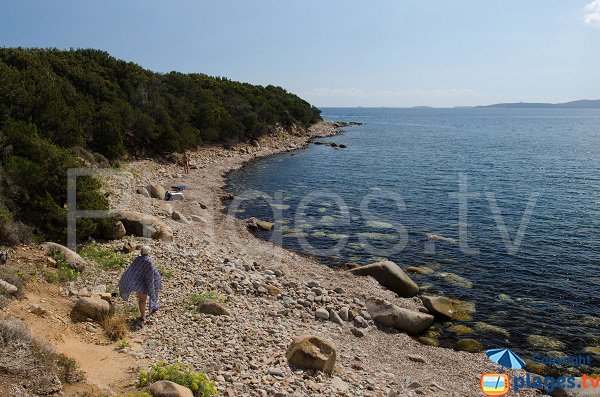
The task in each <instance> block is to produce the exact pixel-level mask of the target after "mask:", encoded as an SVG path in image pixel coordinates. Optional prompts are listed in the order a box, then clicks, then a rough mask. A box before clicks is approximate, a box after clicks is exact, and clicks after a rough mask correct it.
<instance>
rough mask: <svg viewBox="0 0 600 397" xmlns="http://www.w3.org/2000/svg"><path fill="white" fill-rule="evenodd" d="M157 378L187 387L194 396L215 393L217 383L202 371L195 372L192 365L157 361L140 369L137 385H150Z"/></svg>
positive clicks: (206, 395) (201, 396)
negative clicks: (146, 369) (168, 363)
mask: <svg viewBox="0 0 600 397" xmlns="http://www.w3.org/2000/svg"><path fill="white" fill-rule="evenodd" d="M159 380H168V381H171V382H175V383H177V384H180V385H182V386H185V387H187V388H189V389H190V390H191V391H192V393H194V396H195V397H209V396H214V395H216V394H217V389H216V387H217V385H216V383H215V382H213V381H211V380H209V379H208V376H206V374H205V373H203V372H195V371H194V368H193V367H192V366H186V365H183V364H182V363H179V362H177V363H173V364H170V365H166V364H165V363H164V362H159V363H157V364H155V365H153V366H152V367H151V368H150V371H144V370H142V371H140V377H139V379H138V382H137V386H138V387H143V386H147V385H150V384H152V383H154V382H156V381H159Z"/></svg>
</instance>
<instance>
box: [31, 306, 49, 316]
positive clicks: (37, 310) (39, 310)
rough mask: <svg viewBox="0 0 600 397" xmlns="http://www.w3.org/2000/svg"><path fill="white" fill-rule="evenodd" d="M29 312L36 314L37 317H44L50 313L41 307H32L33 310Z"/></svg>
mask: <svg viewBox="0 0 600 397" xmlns="http://www.w3.org/2000/svg"><path fill="white" fill-rule="evenodd" d="M29 311H30V312H31V313H33V314H35V315H36V316H43V315H45V314H47V313H48V310H46V309H45V308H43V307H42V306H40V305H31V308H30V309H29Z"/></svg>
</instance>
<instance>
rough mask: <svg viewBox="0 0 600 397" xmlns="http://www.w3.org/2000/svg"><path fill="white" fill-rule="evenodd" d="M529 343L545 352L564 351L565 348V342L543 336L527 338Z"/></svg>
mask: <svg viewBox="0 0 600 397" xmlns="http://www.w3.org/2000/svg"><path fill="white" fill-rule="evenodd" d="M527 342H529V344H530V345H533V346H535V347H538V348H543V349H545V350H564V348H565V344H564V342H562V341H559V340H558V339H554V338H551V337H549V336H543V335H530V336H529V337H528V338H527Z"/></svg>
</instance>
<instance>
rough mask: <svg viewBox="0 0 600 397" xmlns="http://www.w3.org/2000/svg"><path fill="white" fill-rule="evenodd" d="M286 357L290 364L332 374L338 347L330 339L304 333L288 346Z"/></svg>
mask: <svg viewBox="0 0 600 397" xmlns="http://www.w3.org/2000/svg"><path fill="white" fill-rule="evenodd" d="M285 357H286V358H287V360H288V363H289V364H290V365H293V366H296V367H299V368H304V369H314V370H318V371H323V372H325V373H326V374H329V375H331V373H333V369H334V367H335V359H336V349H335V345H334V344H333V342H331V341H330V340H327V339H324V338H321V337H319V336H314V335H302V336H300V337H298V338H296V339H295V340H294V341H293V342H292V344H291V345H290V346H289V347H288V349H287V352H286V353H285Z"/></svg>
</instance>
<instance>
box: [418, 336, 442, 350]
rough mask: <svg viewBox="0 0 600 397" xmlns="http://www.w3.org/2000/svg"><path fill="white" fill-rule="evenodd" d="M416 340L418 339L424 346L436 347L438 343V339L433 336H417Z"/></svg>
mask: <svg viewBox="0 0 600 397" xmlns="http://www.w3.org/2000/svg"><path fill="white" fill-rule="evenodd" d="M417 340H418V341H419V343H420V344H422V345H425V346H434V347H437V346H439V345H440V341H438V340H437V339H435V338H430V337H428V336H419V338H417Z"/></svg>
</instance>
